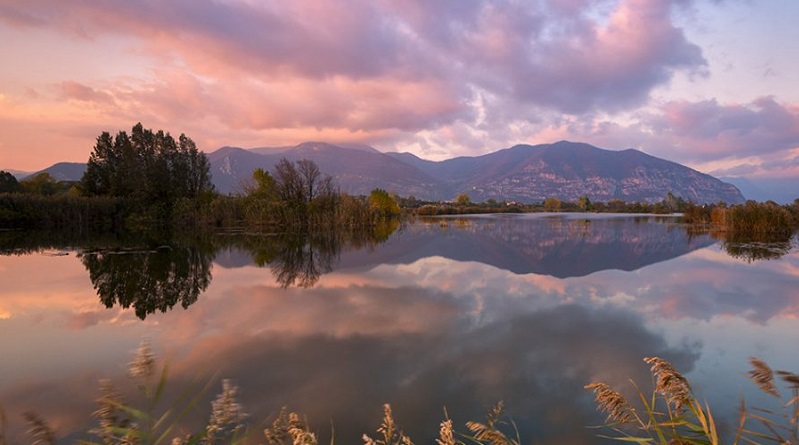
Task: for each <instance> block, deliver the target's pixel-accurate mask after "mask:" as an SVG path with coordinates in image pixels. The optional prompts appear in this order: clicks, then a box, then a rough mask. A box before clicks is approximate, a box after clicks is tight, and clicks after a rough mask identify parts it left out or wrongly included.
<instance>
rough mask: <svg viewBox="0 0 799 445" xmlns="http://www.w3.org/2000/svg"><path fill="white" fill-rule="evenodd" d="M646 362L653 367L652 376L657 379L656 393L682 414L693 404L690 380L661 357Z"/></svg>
mask: <svg viewBox="0 0 799 445" xmlns="http://www.w3.org/2000/svg"><path fill="white" fill-rule="evenodd" d="M644 361H645V362H646V363H648V364H649V365H651V371H652V376H653V377H655V391H657V392H659V393H660V394H662V395H663V397H665V398H666V401H667V402H668V403H669V404H670V405H672V406H673V407H674V410H675V411H676V413H677V414H680V413H682V412H683V411H684V410H685V407H686V406H689V405H690V403H691V385H690V384H689V383H688V379H686V378H685V377H684V376H683V375H682V374H680V373H679V372H677V370H676V369H674V366H672V364H671V363H669V362H667V361H666V360H663V359H662V358H660V357H646V358H644Z"/></svg>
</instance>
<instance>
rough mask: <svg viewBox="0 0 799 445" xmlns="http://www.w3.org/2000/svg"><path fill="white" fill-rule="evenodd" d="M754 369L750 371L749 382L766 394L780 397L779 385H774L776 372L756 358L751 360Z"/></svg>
mask: <svg viewBox="0 0 799 445" xmlns="http://www.w3.org/2000/svg"><path fill="white" fill-rule="evenodd" d="M749 363H750V364H751V365H752V369H751V370H750V371H749V380H751V381H752V383H754V384H755V385H757V386H758V388H760V389H761V390H762V391H763V392H765V393H766V394H771V395H772V396H774V397H780V393H779V391H777V385H776V384H775V383H774V371H772V370H771V368H770V367H769V366H768V365H767V364H766V362H764V361H763V360H760V359H757V358H755V357H750V358H749Z"/></svg>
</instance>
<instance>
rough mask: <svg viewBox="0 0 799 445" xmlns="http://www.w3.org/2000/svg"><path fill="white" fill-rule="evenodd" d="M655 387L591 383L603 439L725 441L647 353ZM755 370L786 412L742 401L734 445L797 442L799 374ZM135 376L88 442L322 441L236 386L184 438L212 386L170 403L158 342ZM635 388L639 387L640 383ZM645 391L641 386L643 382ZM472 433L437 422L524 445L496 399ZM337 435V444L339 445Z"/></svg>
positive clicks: (445, 435)
mask: <svg viewBox="0 0 799 445" xmlns="http://www.w3.org/2000/svg"><path fill="white" fill-rule="evenodd" d="M644 361H645V362H646V363H647V364H649V365H650V370H651V373H652V378H653V382H654V389H653V391H652V393H651V394H645V393H644V392H643V391H641V390H640V389H639V390H638V391H637V400H634V401H628V400H627V399H625V398H624V396H622V395H621V394H620V393H619V392H617V391H615V390H614V389H613V388H611V387H610V386H609V385H607V384H605V383H602V382H597V383H591V384H588V385H586V386H585V388H586V389H587V390H590V391H592V392H593V393H594V394H595V401H596V405H597V409H598V410H599V411H600V412H602V413H604V414H606V415H607V418H606V420H605V423H604V424H603V425H599V426H596V427H595V428H598V429H600V432H599V433H598V435H597V436H598V437H601V438H605V439H615V440H619V441H623V442H632V443H638V444H661V445H674V444H677V445H680V444H711V445H715V444H720V443H723V442H722V440H721V439H720V436H719V432H718V430H717V427H716V421H715V418H714V416H713V414H712V411H711V408H710V406H709V405H708V404H706V403H704V404H703V403H702V402H700V401H699V400H698V399H697V398H696V397H695V395H694V393H693V391H692V389H691V385H690V383H689V381H688V380H687V379H686V378H685V377H684V376H683V375H682V374H680V373H679V371H677V370H676V369H675V368H674V367H673V366H672V365H671V364H670V363H669V362H667V361H665V360H663V359H661V358H658V357H649V358H645V359H644ZM750 363H751V365H752V369H751V370H750V371H749V373H748V377H749V379H750V380H751V381H752V382H754V383H755V384H756V385H757V387H758V388H759V389H760V390H762V391H763V392H765V393H766V394H769V395H771V396H773V397H775V398H777V399H779V400H780V401H781V402H782V406H783V408H784V409H783V410H782V411H779V412H777V411H771V410H766V409H762V408H751V409H750V408H747V406H746V404H745V403H744V402H743V401H741V405H740V409H739V412H740V417H739V419H738V423H737V427H736V429H735V434H734V437H731V438H730V439H728V443H733V444H739V443H741V444H760V443H778V444H799V375H797V374H794V373H792V372H787V371H773V370H772V369H771V368H770V367H769V366H768V365H767V364H766V363H765V362H763V361H761V360H759V359H756V358H752V359H750ZM129 374H130V376H131V377H132V378H133V379H135V381H136V385H137V387H138V390H139V392H140V394H141V396H142V398H141V400H142V402H141V404H140V405H141V406H135V407H134V406H133V405H131V404H128V403H126V401H124V400H123V399H122V396H121V395H120V394H119V393H118V392H117V391H116V389H115V388H114V386H113V384H112V383H111V382H110V381H107V380H103V381H101V382H100V397H99V398H98V399H97V406H98V407H97V410H96V411H95V412H94V413H93V414H92V416H93V417H94V418H95V420H96V421H97V427H96V428H94V429H92V430H90V431H89V432H88V433H90V434H91V435H92V437H93V440H84V441H80V442H79V443H80V444H82V445H101V444H102V445H110V444H153V445H155V444H166V443H169V444H172V445H184V444H186V445H188V444H242V443H245V442H246V443H254V442H258V443H266V444H267V445H317V444H318V437H317V435H316V433H314V432H313V431H311V430H310V429H309V427H308V424H307V422H306V421H305V419H304V418H303V417H302V416H301V415H300V414H298V413H295V412H290V411H289V410H288V409H286V408H283V409H282V410H281V411H280V413H279V414H278V415H277V417H276V418H275V419H274V420H273V421H272V423H271V424H270V425H269V426H268V427H267V428H265V429H264V430H263V431H262V433H257V432H255V431H251V430H249V429H248V426H247V422H248V420H249V419H248V415H247V414H246V413H245V412H244V409H243V407H242V406H241V404H239V403H238V401H237V394H238V388H237V387H236V386H235V385H234V384H233V383H232V382H231V381H229V380H223V381H222V390H221V392H220V393H219V394H218V395H217V397H216V398H215V399H214V400H213V401H212V403H211V412H210V414H209V416H208V420H207V421H206V422H205V426H204V427H202V429H200V430H198V431H191V432H186V431H184V430H182V427H181V424H182V422H183V420H184V418H185V416H186V415H187V414H188V413H189V412H195V411H196V407H197V405H198V402H199V401H200V399H201V398H202V397H203V395H204V394H205V393H206V392H207V390H208V389H209V388H208V385H207V384H206V385H205V386H204V387H202V388H190V389H187V390H185V391H184V392H183V393H181V394H179V395H178V396H177V398H176V399H175V400H173V401H171V402H169V403H167V402H166V401H164V400H163V395H164V388H165V386H166V382H167V368H166V366H163V367H162V368H161V370H160V371H158V369H157V367H156V358H155V356H154V355H153V353H152V351H151V349H150V345H149V344H148V343H147V342H142V344H141V345H140V347H139V349H138V351H137V352H136V355H135V358H134V360H133V361H132V362H131V363H130V364H129ZM779 381H782V383H783V384H784V385H787V388H788V389H789V391H790V392H791V394H790V398H789V399H787V400H786V399H785V398H784V397H783V395H782V394H781V393H780V391H779V389H778V386H779V385H778V383H779ZM633 384H634V385H635V382H633ZM635 387H636V388H638V386H637V385H636V386H635ZM23 417H24V418H25V421H26V423H27V425H28V435H29V437H30V439H31V443H33V444H55V443H56V438H57V434H56V432H55V431H54V430H53V429H52V428H51V427H50V426H49V425H48V423H47V422H46V420H45V419H43V418H41V417H40V416H38V415H37V414H36V413H32V412H27V413H25V414H24V416H23ZM465 427H466V429H465V430H462V431H459V430H456V429H455V428H454V426H453V423H452V420H451V419H449V418H448V416H447V415H446V411H445V416H444V419H443V420H442V421H441V422H440V424H439V435H438V437H437V438H436V439H435V443H436V444H437V445H520V444H521V442H522V441H521V438H520V437H519V434H518V430H517V428H516V425H515V424H514V423H513V421H512V420H510V419H509V418H508V417H507V416H505V415H504V411H503V405H502V403H501V402H500V403H498V404H497V405H496V406H495V407H494V408H493V409H491V410H490V411H489V412H488V413H487V414H486V416H485V419H484V421H481V422H476V421H470V422H466V424H465ZM6 431H7V419H6V417H5V414H4V412H3V411H2V409H0V445H7V444H8V443H9V442H8V439H7V437H6V435H5V432H6ZM362 439H363V443H364V444H365V445H412V444H413V441H412V440H411V438H410V437H408V436H407V435H406V434H404V433H403V430H402V428H401V427H400V426H399V425H398V424H397V422H396V421H395V419H394V416H393V413H392V410H391V406H390V405H388V404H386V405H384V406H383V419H382V423H381V424H380V426H379V427H378V428H377V430H376V434H374V435H369V434H364V435H363V437H362ZM333 443H335V437H333V438H331V445H332V444H333Z"/></svg>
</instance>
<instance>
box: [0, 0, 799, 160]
mask: <svg viewBox="0 0 799 445" xmlns="http://www.w3.org/2000/svg"><path fill="white" fill-rule="evenodd" d="M700 6H703V7H704V6H705V5H704V2H702V1H700V0H693V1H692V0H680V1H673V2H651V1H646V0H593V1H592V0H548V1H542V2H528V3H525V2H515V1H510V0H508V1H498V2H492V1H487V0H486V1H471V2H465V3H464V2H459V1H451V0H450V1H441V2H426V1H422V0H412V1H406V2H402V3H397V2H392V1H388V0H380V1H367V0H349V1H346V2H339V1H332V0H321V1H295V2H275V3H271V2H266V3H265V2H253V1H247V0H230V1H214V0H192V1H189V0H176V1H170V2H166V3H165V2H158V1H154V0H150V1H143V2H136V3H130V2H125V1H121V0H110V1H105V2H102V3H100V4H98V3H96V2H91V1H88V0H79V1H73V2H57V3H55V4H54V3H53V2H50V1H46V0H31V1H28V2H24V3H15V2H7V1H6V2H2V3H0V26H2V27H4V28H5V30H6V32H8V33H13V34H14V35H15V36H23V37H24V36H26V35H28V34H30V33H36V32H39V33H42V32H46V33H50V34H53V33H54V34H55V35H57V36H60V37H61V39H62V40H63V41H64V47H63V51H64V52H67V53H69V52H70V51H74V52H75V54H76V59H79V60H94V61H95V62H93V63H89V65H93V64H94V63H96V64H97V66H101V65H104V64H109V65H110V64H118V63H121V62H120V61H124V63H125V64H130V65H131V67H138V68H136V69H134V68H131V73H130V75H119V74H115V75H109V76H95V75H92V74H87V72H89V73H91V71H92V67H91V66H90V67H86V69H85V70H79V71H78V70H77V68H75V67H66V66H62V67H58V66H56V67H53V68H54V69H53V70H52V72H49V74H48V75H47V76H46V77H47V79H50V80H49V81H47V82H41V81H39V82H38V83H34V82H33V81H31V82H26V81H25V80H24V75H25V74H24V71H25V70H26V69H28V67H24V66H23V67H21V68H22V69H21V70H20V74H19V75H18V76H17V77H14V76H13V75H11V74H6V75H5V76H8V77H13V80H14V82H12V83H10V85H14V86H15V88H16V90H15V91H12V90H9V91H8V92H5V91H4V92H3V94H4V97H6V98H5V99H3V101H4V102H7V105H8V106H6V107H4V108H5V110H3V111H0V130H6V131H2V133H5V134H7V135H6V136H3V137H0V142H2V145H0V147H2V148H1V149H2V150H4V151H8V152H9V153H10V152H11V150H13V151H14V152H15V153H17V154H18V156H20V161H22V160H23V158H22V154H21V153H20V150H21V148H22V147H23V146H25V144H26V142H25V141H30V137H29V134H28V132H30V131H32V128H35V127H37V126H46V127H47V128H49V129H51V131H54V132H56V133H59V134H60V133H67V130H66V129H67V128H70V129H71V132H72V133H71V134H69V135H68V137H69V138H71V139H69V142H68V143H67V144H65V143H62V144H60V148H61V150H62V152H61V153H56V154H57V155H59V156H61V158H65V157H67V158H70V160H83V158H85V157H87V155H88V152H89V151H90V148H91V147H90V145H91V143H92V141H93V139H94V137H95V136H96V134H98V133H99V131H103V130H111V131H114V130H116V129H120V128H128V127H129V126H130V125H131V123H133V122H138V121H142V122H144V123H145V125H146V126H149V127H163V128H165V129H168V130H171V131H173V132H184V131H185V132H186V133H187V134H190V135H191V136H192V137H193V138H194V139H195V140H197V141H198V142H199V143H200V145H201V147H202V148H203V149H205V150H206V151H212V150H214V149H216V148H217V147H218V146H221V145H243V146H257V145H285V144H294V143H299V142H302V141H305V140H312V139H313V140H320V139H321V140H328V141H332V142H344V141H347V142H362V143H368V144H371V145H374V146H376V147H378V148H380V149H382V150H387V151H390V150H403V151H413V152H415V153H416V154H418V155H420V156H423V157H427V158H431V159H440V158H444V157H452V156H457V155H475V154H482V153H485V152H488V151H494V150H497V149H499V148H504V147H507V146H510V145H512V144H516V143H522V142H527V143H538V142H552V141H554V140H555V139H560V138H567V139H573V140H582V141H587V142H590V143H594V144H597V145H602V146H605V147H606V148H619V149H621V148H627V147H636V148H640V149H642V150H644V151H648V152H650V153H652V154H655V155H657V156H661V157H665V158H668V159H673V160H676V161H678V162H684V163H688V164H689V165H692V166H696V167H703V169H704V170H705V171H708V170H714V171H722V170H729V169H735V168H740V167H739V166H740V165H751V166H753V167H752V168H748V169H746V171H748V172H750V173H757V174H763V173H764V172H767V171H771V170H772V169H773V168H775V166H778V168H779V169H781V170H780V172H781V173H780V174H782V175H790V174H793V172H794V171H795V170H794V169H795V168H796V166H795V164H796V162H795V159H794V158H793V157H792V154H791V153H792V152H791V150H793V149H794V148H796V147H797V145H799V106H797V105H796V104H791V103H784V102H781V101H780V99H779V98H778V97H775V96H773V94H771V93H770V92H764V94H763V95H762V97H760V98H755V99H748V100H746V101H742V102H740V103H722V102H720V101H718V100H717V99H715V98H714V97H707V98H704V99H702V100H695V101H686V100H682V99H680V100H676V99H670V98H668V97H661V91H662V89H663V88H666V87H668V86H669V85H670V82H671V81H672V80H673V79H674V78H675V76H678V75H679V76H684V77H685V76H687V77H689V78H696V79H708V78H710V77H712V66H711V65H710V64H709V61H708V59H707V57H706V55H705V51H704V50H703V48H702V47H700V46H699V44H698V43H696V42H694V41H692V40H691V38H690V36H689V34H688V33H687V32H686V30H685V29H684V27H683V25H682V24H681V23H680V22H679V21H678V20H677V19H676V17H678V16H680V15H691V14H692V13H693V11H694V10H695V9H696V8H698V7H700ZM718 7H719V8H721V7H723V3H722V4H721V5H719V6H718ZM112 41H113V42H116V43H115V46H114V48H115V50H114V51H104V49H107V47H106V46H103V45H104V44H105V43H107V42H112ZM119 42H123V43H119ZM14 45H20V47H21V48H25V47H26V45H28V44H26V43H24V42H20V43H14ZM120 45H121V47H123V48H124V50H122V51H120V50H119V47H120ZM30 50H31V51H35V50H36V48H33V47H31V48H30ZM78 53H81V56H80V57H77V54H78ZM61 68H63V69H61ZM60 71H64V72H65V74H62V75H59V72H60ZM142 73H145V74H142ZM12 89H13V88H12ZM34 117H36V118H37V119H38V121H37V124H36V125H33V124H32V123H31V121H32V120H33V119H34ZM20 124H27V127H26V126H25V125H22V126H20ZM12 128H15V129H17V130H16V131H13V132H12V131H10V130H11V129H12ZM20 128H29V129H28V130H25V131H22V130H20ZM76 129H77V130H76ZM75 133H77V134H75ZM64 137H67V136H64ZM79 139H81V140H83V142H82V145H80V146H78V145H77V143H76V141H77V140H79ZM57 140H58V138H57V137H55V136H54V137H53V138H51V139H44V140H43V142H41V143H42V144H48V147H50V148H49V149H48V148H47V147H38V148H37V147H34V148H33V149H32V150H30V153H31V154H30V156H34V155H35V156H37V157H38V158H37V159H42V158H44V157H46V156H47V154H48V153H49V154H51V155H52V154H53V148H52V145H53V144H54V142H55V141H57ZM37 143H38V142H37ZM37 143H35V144H37ZM28 144H29V142H28ZM35 144H34V145H35ZM66 155H68V156H66ZM26 156H27V155H26ZM33 159H34V158H30V160H29V161H27V162H28V163H29V164H30V163H34V162H35V161H34V160H33ZM786 160H791V161H792V162H790V163H788V166H786ZM26 165H27V164H26Z"/></svg>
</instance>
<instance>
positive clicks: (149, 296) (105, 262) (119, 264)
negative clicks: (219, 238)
mask: <svg viewBox="0 0 799 445" xmlns="http://www.w3.org/2000/svg"><path fill="white" fill-rule="evenodd" d="M80 258H81V261H82V262H83V265H84V266H85V267H86V269H87V270H88V271H89V278H90V279H91V281H92V285H93V286H94V288H95V289H96V290H97V294H98V295H99V296H100V301H102V302H103V304H105V306H106V307H108V308H110V307H113V306H114V305H115V304H119V305H120V306H122V307H124V308H128V307H130V306H133V308H134V309H135V311H136V316H138V317H139V318H141V319H144V318H145V317H146V316H147V315H148V314H152V313H154V312H155V311H157V310H158V311H161V312H166V311H167V310H169V309H171V308H172V307H173V306H175V305H176V304H178V303H180V305H181V306H183V308H184V309H185V308H187V307H189V306H190V305H191V304H193V303H194V302H195V301H197V297H198V296H199V295H200V292H202V291H204V290H205V289H206V288H207V287H208V284H209V283H210V282H211V262H212V261H213V258H214V255H213V253H211V252H208V251H203V250H201V249H200V248H197V247H184V246H173V247H161V248H158V249H156V250H115V251H90V252H85V253H82V254H80Z"/></svg>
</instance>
